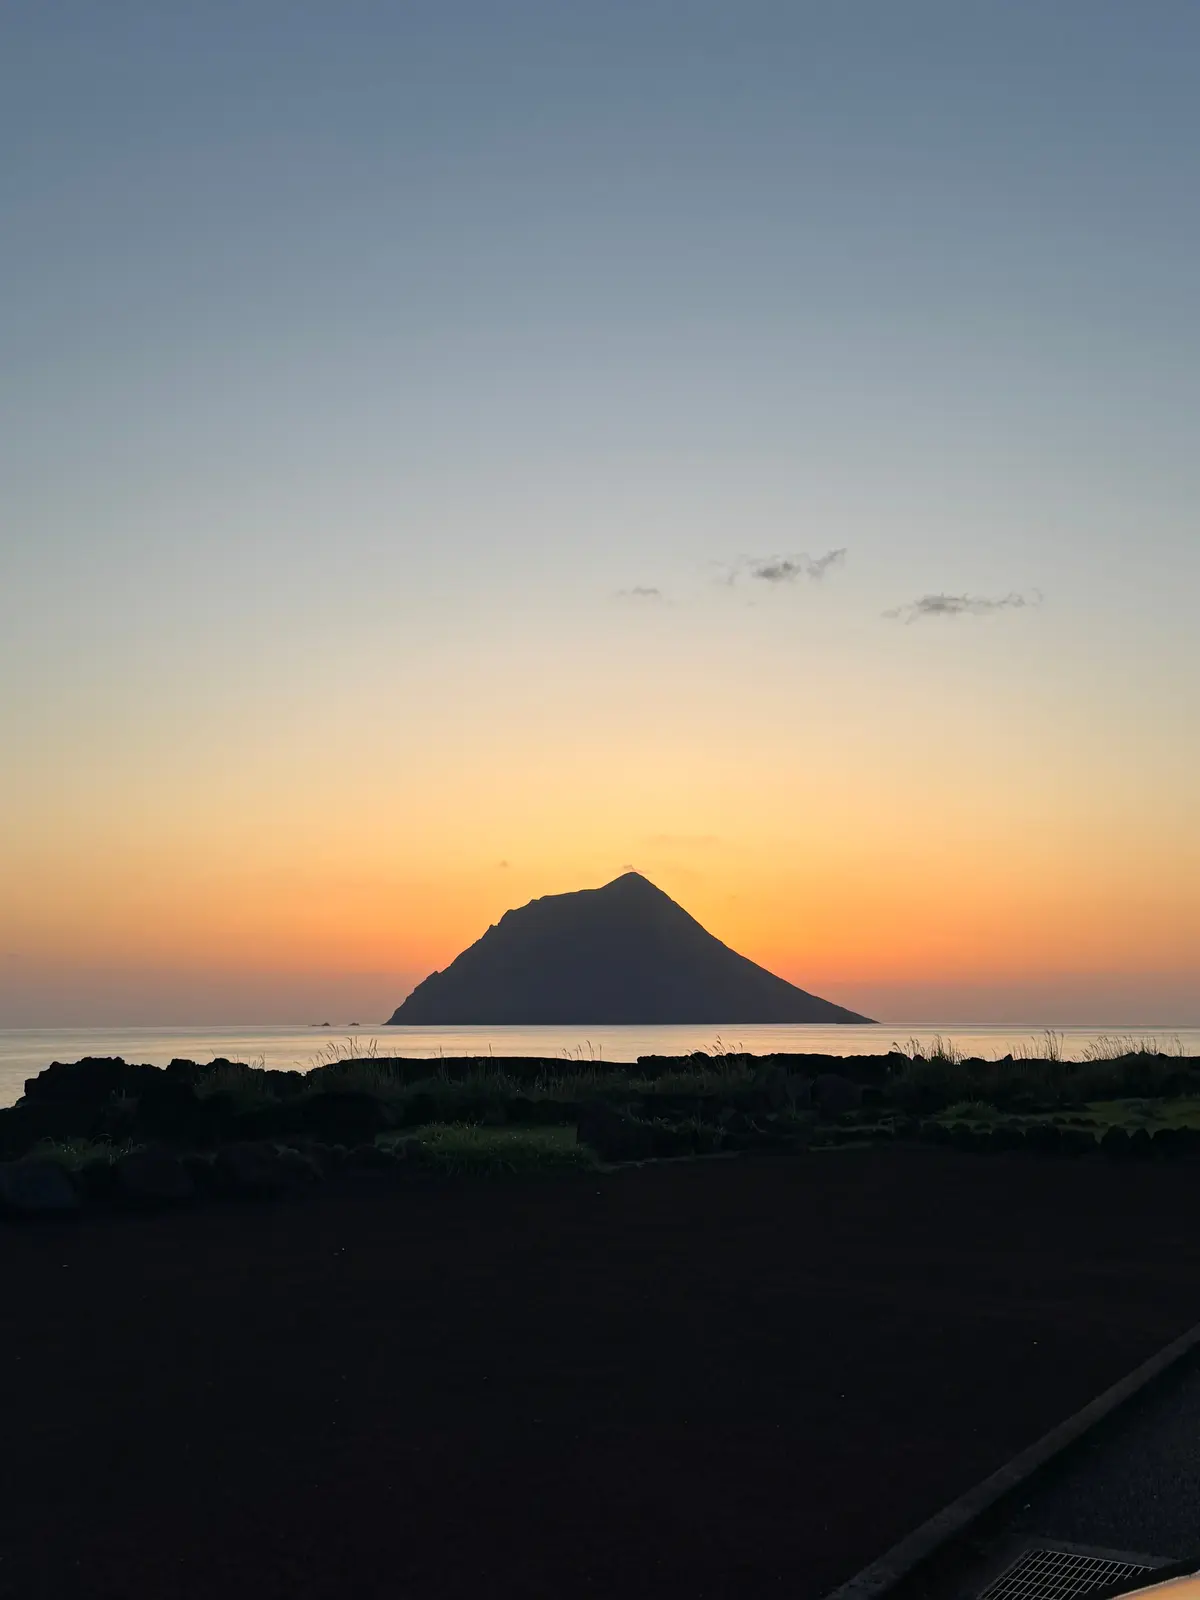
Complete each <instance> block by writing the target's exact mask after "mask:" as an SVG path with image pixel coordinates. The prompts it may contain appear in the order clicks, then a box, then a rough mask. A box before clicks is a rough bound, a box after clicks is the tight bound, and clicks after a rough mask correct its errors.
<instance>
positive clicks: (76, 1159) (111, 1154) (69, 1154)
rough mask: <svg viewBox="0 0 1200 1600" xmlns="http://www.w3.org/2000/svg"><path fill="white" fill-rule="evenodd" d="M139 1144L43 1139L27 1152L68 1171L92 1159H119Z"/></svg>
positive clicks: (98, 1140)
mask: <svg viewBox="0 0 1200 1600" xmlns="http://www.w3.org/2000/svg"><path fill="white" fill-rule="evenodd" d="M140 1148H141V1146H140V1145H139V1144H137V1143H136V1141H134V1140H132V1139H126V1140H124V1141H123V1142H122V1143H120V1144H112V1143H111V1142H110V1141H109V1140H107V1139H43V1140H42V1141H41V1143H40V1144H36V1145H34V1147H33V1149H32V1150H31V1151H30V1152H29V1154H30V1155H31V1156H36V1157H38V1159H39V1160H42V1161H56V1162H57V1163H58V1165H59V1166H60V1167H66V1168H67V1169H68V1171H70V1172H78V1171H79V1169H80V1167H86V1166H87V1165H88V1164H89V1163H90V1162H93V1161H109V1162H112V1161H119V1160H120V1158H121V1157H122V1156H124V1155H128V1154H129V1153H130V1151H132V1150H139V1149H140Z"/></svg>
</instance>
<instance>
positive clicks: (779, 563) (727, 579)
mask: <svg viewBox="0 0 1200 1600" xmlns="http://www.w3.org/2000/svg"><path fill="white" fill-rule="evenodd" d="M845 560H846V547H845V545H842V546H841V547H840V548H839V549H837V550H826V552H825V554H824V555H823V556H810V555H806V554H805V553H803V552H801V553H800V554H798V555H788V556H739V557H738V559H737V560H736V561H735V562H733V563H732V565H730V566H728V567H726V568H725V570H724V572H723V573H722V575H721V577H720V578H719V579H718V580H717V581H718V582H719V583H723V584H726V585H727V586H728V587H729V588H732V587H733V586H734V584H736V583H737V581H738V579H739V578H740V577H741V576H742V575H743V574H744V573H748V574H749V575H750V577H751V578H754V579H757V580H758V582H760V583H769V584H772V585H776V584H781V583H795V582H796V580H797V578H808V579H809V580H810V581H811V582H813V583H820V581H821V579H822V578H823V577H824V576H825V574H826V573H827V572H828V571H829V569H830V568H831V567H840V566H842V565H843V564H844V562H845Z"/></svg>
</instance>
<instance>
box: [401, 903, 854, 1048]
mask: <svg viewBox="0 0 1200 1600" xmlns="http://www.w3.org/2000/svg"><path fill="white" fill-rule="evenodd" d="M872 1020H873V1019H872V1018H871V1017H860V1016H859V1015H858V1014H857V1013H856V1012H853V1011H847V1010H846V1009H845V1008H844V1007H843V1006H836V1005H834V1004H833V1003H832V1001H829V1000H822V999H820V998H818V996H816V995H813V994H808V993H806V992H805V990H803V989H798V988H796V986H795V984H792V983H787V982H786V981H785V980H784V979H783V978H777V977H776V976H775V974H774V973H773V972H768V971H767V970H766V968H765V967H760V966H758V965H757V964H756V963H755V962H753V961H750V960H748V959H747V957H745V956H740V955H738V953H737V951H736V950H731V949H730V948H729V946H728V945H725V944H722V943H721V941H720V940H719V939H714V938H713V936H712V934H711V933H708V932H707V931H706V930H705V929H704V928H702V927H701V926H700V924H699V923H698V922H697V921H696V919H695V918H694V917H690V916H689V915H688V913H687V912H686V911H685V910H684V909H683V907H682V906H680V905H676V903H675V901H674V900H672V899H671V898H670V896H669V895H666V894H664V893H663V891H662V890H661V889H658V888H656V887H655V885H654V884H652V883H651V882H650V881H649V880H648V879H646V878H643V877H642V875H641V873H640V872H627V873H625V874H624V875H623V876H622V877H620V878H615V879H614V880H613V881H612V883H606V884H605V885H604V887H603V888H602V889H580V890H578V891H577V892H576V893H574V894H551V895H545V896H543V897H542V898H541V899H540V900H531V901H530V902H529V904H528V905H526V906H522V907H521V908H520V909H519V910H516V911H507V912H505V914H504V916H502V917H501V919H500V921H499V922H498V923H497V924H496V925H495V926H494V927H491V928H489V929H488V931H487V932H486V933H485V934H484V935H483V937H482V939H477V940H476V941H475V943H474V944H473V945H471V946H469V948H468V949H466V950H464V951H463V952H462V954H461V955H459V956H457V957H455V959H454V960H453V961H452V962H451V963H450V965H449V966H448V967H447V968H446V969H445V971H444V972H434V973H431V974H430V976H429V977H428V978H426V979H425V981H424V982H423V983H419V984H418V985H417V987H416V988H415V989H414V990H413V992H412V993H411V994H410V995H409V997H408V999H407V1000H405V1001H404V1003H403V1005H401V1006H399V1007H397V1009H396V1011H395V1012H394V1013H393V1015H392V1016H391V1017H389V1019H388V1023H389V1026H391V1025H395V1026H405V1025H407V1026H413V1027H422V1026H430V1025H437V1024H445V1023H448V1024H460V1025H464V1026H465V1025H468V1024H472V1023H474V1024H483V1025H488V1026H496V1025H499V1024H502V1023H512V1024H517V1025H521V1024H525V1025H532V1024H537V1023H550V1024H580V1023H609V1024H616V1025H620V1024H649V1023H672V1022H677V1023H696V1022H711V1023H737V1022H871V1021H872Z"/></svg>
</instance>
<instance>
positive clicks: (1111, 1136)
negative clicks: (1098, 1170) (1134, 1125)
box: [1100, 1128, 1129, 1161]
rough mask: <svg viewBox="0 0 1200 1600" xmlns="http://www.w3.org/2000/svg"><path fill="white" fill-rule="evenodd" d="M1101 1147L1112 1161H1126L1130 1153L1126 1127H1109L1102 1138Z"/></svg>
mask: <svg viewBox="0 0 1200 1600" xmlns="http://www.w3.org/2000/svg"><path fill="white" fill-rule="evenodd" d="M1100 1149H1101V1150H1102V1151H1103V1152H1104V1154H1105V1155H1106V1156H1107V1157H1108V1158H1109V1160H1110V1161H1124V1160H1126V1159H1127V1157H1128V1155H1129V1135H1128V1133H1126V1131H1125V1129H1124V1128H1109V1129H1107V1130H1106V1132H1105V1133H1104V1135H1103V1137H1102V1138H1101V1140H1100Z"/></svg>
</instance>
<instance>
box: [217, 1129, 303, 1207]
mask: <svg viewBox="0 0 1200 1600" xmlns="http://www.w3.org/2000/svg"><path fill="white" fill-rule="evenodd" d="M213 1166H214V1177H215V1179H216V1183H217V1187H218V1189H219V1190H220V1192H221V1193H223V1194H228V1195H232V1196H234V1197H235V1198H237V1199H244V1200H256V1199H265V1198H267V1197H268V1196H270V1195H274V1194H278V1193H279V1192H280V1191H281V1190H282V1189H284V1188H285V1187H286V1185H287V1182H288V1174H287V1168H286V1166H285V1164H284V1162H283V1161H282V1160H281V1159H280V1156H279V1152H278V1150H276V1149H275V1147H274V1145H270V1144H254V1143H249V1142H244V1143H239V1144H226V1145H222V1146H221V1148H220V1149H219V1150H218V1151H217V1155H216V1160H215V1162H214V1163H213Z"/></svg>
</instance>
